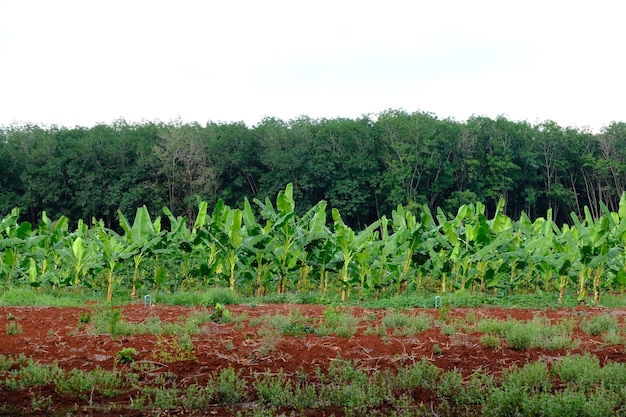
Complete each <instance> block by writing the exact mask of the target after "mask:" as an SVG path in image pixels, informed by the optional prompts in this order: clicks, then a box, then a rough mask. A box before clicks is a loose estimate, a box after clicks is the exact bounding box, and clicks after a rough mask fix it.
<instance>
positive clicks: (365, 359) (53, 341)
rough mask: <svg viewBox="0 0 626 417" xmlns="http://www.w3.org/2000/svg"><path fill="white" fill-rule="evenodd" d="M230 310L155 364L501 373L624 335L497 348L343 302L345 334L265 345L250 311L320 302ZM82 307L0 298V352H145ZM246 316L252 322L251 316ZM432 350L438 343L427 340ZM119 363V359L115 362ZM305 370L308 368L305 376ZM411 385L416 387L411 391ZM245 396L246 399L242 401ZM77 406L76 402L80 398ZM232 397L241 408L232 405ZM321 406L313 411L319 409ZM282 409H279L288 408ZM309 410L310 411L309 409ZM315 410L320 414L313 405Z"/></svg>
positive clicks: (66, 364)
mask: <svg viewBox="0 0 626 417" xmlns="http://www.w3.org/2000/svg"><path fill="white" fill-rule="evenodd" d="M227 308H228V310H229V311H230V312H231V313H232V315H233V316H235V317H236V316H239V315H242V314H246V315H247V319H245V320H243V321H242V322H241V323H240V324H235V323H228V324H215V323H211V322H210V323H207V324H205V325H203V326H202V328H201V332H200V333H198V334H194V335H192V336H191V337H192V341H193V345H194V349H195V355H196V357H197V361H183V362H175V363H172V364H166V365H164V368H163V369H162V371H163V372H170V373H172V374H174V375H175V377H176V378H177V381H179V383H180V385H184V384H185V383H192V382H200V383H201V382H203V381H206V380H208V378H209V377H210V376H211V374H212V373H213V372H214V371H219V370H222V369H224V368H227V367H228V366H232V367H235V368H236V369H238V370H241V371H242V372H243V375H245V376H246V377H250V378H251V377H252V376H254V374H256V373H263V372H266V371H270V372H277V371H278V370H280V369H282V370H283V371H284V372H286V373H287V374H294V373H295V372H296V371H298V372H302V371H304V372H306V373H307V374H313V373H314V372H315V371H316V369H318V368H319V369H322V370H325V369H327V368H328V365H329V363H330V362H331V361H332V360H334V359H336V358H337V357H338V356H340V357H341V358H343V359H353V360H356V361H358V365H359V366H362V367H366V368H370V369H380V370H385V369H396V368H397V367H398V365H401V364H412V363H414V362H416V361H420V360H421V359H422V358H427V359H428V360H429V361H430V362H431V363H432V364H434V365H436V366H437V367H439V368H441V369H442V370H452V369H456V370H459V371H461V372H462V373H463V374H464V375H469V374H471V373H473V372H474V371H476V370H477V369H482V370H484V371H486V372H489V373H493V374H500V373H501V372H502V369H504V368H508V367H511V366H513V365H517V366H523V365H524V364H526V363H528V362H532V361H537V360H541V361H545V362H547V363H549V362H551V361H553V360H554V359H556V358H558V357H560V356H563V355H566V354H568V353H572V354H580V353H583V352H589V353H590V354H592V355H596V356H597V357H598V358H599V360H600V363H601V364H604V363H606V362H609V361H617V362H625V361H626V354H625V353H624V346H623V345H607V344H606V343H605V342H603V341H602V338H601V337H600V336H598V337H593V336H589V335H587V334H584V333H582V332H581V330H580V328H579V326H576V328H575V330H574V334H573V338H575V339H579V340H580V341H581V343H580V346H579V347H578V348H577V349H573V350H571V351H569V352H566V351H562V350H551V351H548V350H539V349H527V350H513V349H509V348H507V347H506V346H505V345H503V348H502V349H490V348H486V347H484V346H483V345H481V343H480V342H479V340H480V337H481V336H482V334H480V333H469V334H465V333H463V332H462V331H460V330H457V332H456V333H455V334H453V335H451V336H447V335H444V334H442V333H441V331H440V328H439V327H436V326H434V325H433V326H431V328H430V329H429V330H427V331H425V332H423V333H419V334H417V335H414V336H410V337H403V336H397V335H394V334H393V331H392V329H388V330H387V335H388V337H386V338H384V339H383V338H382V337H380V336H375V335H366V334H365V333H366V329H367V328H368V327H369V328H370V329H371V328H373V327H375V326H376V325H377V324H379V323H380V320H381V319H382V317H383V316H384V315H385V314H386V313H387V311H386V310H371V309H362V308H351V307H350V308H348V309H349V311H350V312H351V313H352V314H354V315H356V316H358V317H361V318H362V320H361V322H360V324H359V326H358V330H357V333H356V335H355V336H353V337H349V338H344V337H338V336H336V335H331V336H327V337H320V336H317V335H314V334H309V335H306V336H304V337H289V336H281V337H280V338H279V339H277V340H276V343H275V345H268V340H267V338H264V337H263V336H261V335H259V334H258V333H257V332H258V330H259V326H257V327H253V326H251V323H250V321H251V319H253V318H255V317H259V316H263V315H274V314H283V315H289V314H290V313H292V312H293V311H294V310H299V311H300V312H301V314H302V316H306V317H313V318H319V319H320V320H322V319H323V318H324V314H323V312H324V310H325V309H326V307H324V306H314V305H262V306H255V307H251V306H247V305H233V306H227ZM121 310H122V319H123V320H125V321H128V322H135V323H139V322H143V321H145V320H146V319H147V318H149V317H150V316H158V317H159V318H160V319H161V320H162V321H167V322H177V321H184V320H185V319H186V317H187V316H189V314H191V313H193V312H194V311H205V312H211V311H212V310H213V309H206V308H203V307H196V308H183V307H176V306H166V305H153V306H152V307H144V305H143V304H131V305H127V306H124V307H121ZM90 311H91V310H90V308H89V307H85V308H53V307H3V308H0V354H2V355H17V354H19V353H23V354H24V355H26V356H30V357H32V358H34V359H36V360H37V361H40V362H41V363H51V362H53V361H57V362H58V364H59V365H60V366H61V367H62V368H64V369H65V370H70V369H73V368H77V369H82V370H91V369H93V368H95V367H101V368H104V369H113V367H114V366H115V357H116V353H117V352H118V351H120V349H122V348H125V347H132V348H135V349H136V350H137V351H138V357H137V360H138V361H141V360H145V361H152V360H154V359H153V357H152V353H153V352H154V351H155V348H156V344H157V337H156V336H154V335H136V336H119V337H116V338H112V337H111V336H110V335H99V334H93V332H92V331H90V325H86V326H84V328H83V329H79V326H78V325H79V318H80V314H81V313H83V312H90ZM607 311H608V310H607V309H600V308H577V309H559V310H529V309H497V308H488V309H487V308H471V309H451V310H450V311H449V313H448V315H447V322H448V323H454V321H455V320H459V321H460V322H465V320H466V317H467V315H468V314H470V315H473V316H474V317H475V320H480V319H481V318H486V317H487V318H498V319H502V320H505V319H507V318H512V319H516V320H530V319H532V318H533V317H535V316H538V315H539V316H545V317H548V318H549V319H550V320H552V321H558V320H561V319H564V318H567V317H574V318H576V319H577V322H579V321H580V318H581V317H591V316H593V315H596V314H605V313H606V312H607ZM419 312H425V313H427V314H431V315H432V316H433V318H434V319H438V318H439V311H438V310H435V309H415V310H411V311H408V313H411V314H417V313H419ZM610 312H611V313H612V314H616V315H617V316H618V317H619V323H620V325H623V316H624V315H625V314H626V310H619V309H611V310H610ZM10 321H12V322H15V323H17V324H19V325H20V326H21V327H22V333H21V334H19V335H7V334H6V331H5V329H6V325H7V323H9V322H10ZM253 324H254V323H253ZM434 345H437V346H438V347H439V348H440V350H441V352H440V354H435V353H434V349H433V346H434ZM435 350H437V349H436V348H435ZM117 366H118V367H119V365H117ZM312 377H313V376H312ZM1 382H2V381H0V403H9V404H11V405H13V406H15V408H16V409H21V408H22V407H30V406H31V394H30V393H29V392H28V391H25V392H20V391H17V392H16V391H9V390H7V389H6V388H4V387H3V386H2V384H1ZM40 391H41V394H42V395H49V396H51V397H52V400H53V408H54V409H55V410H63V409H66V408H69V407H72V406H76V405H78V406H79V407H78V408H79V409H80V410H83V409H84V410H87V409H88V407H87V405H88V404H87V402H86V401H81V400H80V399H77V398H66V397H64V396H62V395H60V394H58V393H56V392H55V390H54V386H53V385H52V384H50V385H49V386H45V387H42V388H41V389H40V388H37V393H38V394H39V392H40ZM416 395H417V394H416ZM419 395H420V396H422V395H423V398H415V399H416V400H417V401H418V402H419V401H424V403H426V404H428V403H429V402H430V401H431V400H432V398H428V395H427V393H421V394H419ZM97 400H98V402H99V404H102V403H106V401H110V402H111V403H117V404H122V405H125V406H126V408H124V407H123V408H121V409H116V410H115V413H114V415H132V416H142V415H161V416H163V415H183V414H181V413H180V410H179V411H178V412H176V411H175V410H170V411H164V410H161V411H159V413H158V414H155V413H154V412H151V411H149V410H144V411H137V410H129V409H127V408H128V404H129V398H128V394H126V396H124V395H122V396H119V397H117V398H114V399H112V400H107V399H106V398H98V399H97ZM248 406H249V404H248ZM81 407H82V408H81ZM238 407H239V408H238ZM245 407H246V404H242V405H240V406H235V407H232V406H229V407H217V406H216V407H215V408H211V409H210V410H206V411H203V412H198V413H197V414H193V415H230V414H229V411H228V410H233V409H235V410H238V409H240V410H243V409H244V408H245ZM320 413H321V411H320ZM330 413H335V415H341V414H342V412H341V410H325V411H324V414H323V415H330ZM288 414H289V413H287V415H288ZM78 415H91V416H94V415H96V416H97V415H107V413H106V412H103V411H101V410H100V411H98V410H87V411H85V412H84V413H83V414H78ZM307 415H316V414H307ZM317 415H322V414H317Z"/></svg>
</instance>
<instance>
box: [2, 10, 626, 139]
mask: <svg viewBox="0 0 626 417" xmlns="http://www.w3.org/2000/svg"><path fill="white" fill-rule="evenodd" d="M622 4H624V5H622ZM625 15H626V3H624V2H622V1H602V0H598V1H595V2H591V1H584V2H583V1H550V0H543V1H535V0H530V1H528V0H527V1H523V2H522V1H515V2H513V1H502V0H497V1H487V0H474V1H468V0H449V1H445V0H443V1H442V0H438V1H435V0H429V1H421V0H415V1H394V0H386V1H384V2H383V1H380V0H379V1H366V0H359V1H351V0H350V1H348V0H346V1H342V0H333V1H326V0H316V1H298V0H285V1H279V0H263V1H261V0H241V1H234V0H230V1H228V0H221V1H210V0H204V1H201V0H193V1H192V0H187V1H185V0H177V1H174V0H171V1H159V0H149V1H144V0H124V1H118V0H107V1H100V0H98V1H96V0H75V1H73V0H54V1H52V0H31V1H29V0H0V125H7V124H10V123H13V122H18V123H22V122H33V123H38V124H44V125H51V124H57V125H62V126H66V127H73V126H75V125H79V126H92V125H94V124H95V123H98V122H104V123H111V122H113V121H114V120H116V119H118V118H124V119H126V120H128V121H130V122H140V121H142V120H148V121H153V120H161V121H164V122H167V121H171V120H173V119H176V118H180V119H181V120H182V121H183V122H191V121H197V122H199V123H201V124H204V123H206V122H207V121H215V122H219V121H222V122H230V121H244V122H246V123H247V124H248V125H251V126H252V125H255V124H257V123H259V122H260V121H261V120H262V118H263V117H264V116H274V117H278V118H281V119H284V120H289V119H292V118H295V117H298V116H299V115H307V116H311V117H313V118H322V117H324V118H335V117H349V118H355V117H359V116H360V115H363V114H376V113H379V112H381V111H383V110H386V109H390V108H391V109H404V110H406V111H409V112H413V111H418V110H421V111H429V112H433V113H435V114H436V115H437V116H438V117H440V118H448V117H450V118H454V119H456V120H459V121H464V120H466V119H467V118H468V117H469V116H471V115H484V116H488V117H496V116H498V115H504V116H506V117H507V118H509V119H512V120H527V121H529V122H531V123H536V122H540V121H544V120H554V121H555V122H557V123H558V124H559V125H561V126H575V127H580V128H584V127H589V128H591V129H593V130H594V131H597V130H599V129H600V128H601V127H602V126H604V125H608V124H609V123H610V122H611V121H624V122H626V105H624V100H625V99H626V81H625V79H624V77H626V45H625V43H626V25H625V24H624V23H623V21H624V16H625Z"/></svg>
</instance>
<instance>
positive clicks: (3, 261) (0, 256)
mask: <svg viewBox="0 0 626 417" xmlns="http://www.w3.org/2000/svg"><path fill="white" fill-rule="evenodd" d="M19 216H20V210H19V209H18V208H14V209H13V210H11V213H10V214H9V215H8V216H6V217H5V218H4V219H2V221H1V222H0V278H1V277H4V278H6V280H7V283H9V284H11V283H12V282H13V280H14V279H15V278H19V277H20V276H21V275H23V274H24V273H25V271H26V268H27V264H28V265H30V262H29V261H28V260H27V259H26V257H25V253H26V251H27V246H29V245H28V243H29V239H30V238H31V237H32V225H31V224H30V223H28V222H22V223H19V221H18V220H19Z"/></svg>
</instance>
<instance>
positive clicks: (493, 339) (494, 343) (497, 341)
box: [480, 333, 502, 349]
mask: <svg viewBox="0 0 626 417" xmlns="http://www.w3.org/2000/svg"><path fill="white" fill-rule="evenodd" d="M480 344H481V345H483V346H484V347H486V348H489V349H500V347H501V346H502V339H501V338H500V337H499V336H497V335H495V334H491V333H487V334H484V335H482V336H481V337H480Z"/></svg>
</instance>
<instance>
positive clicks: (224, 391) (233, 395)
mask: <svg viewBox="0 0 626 417" xmlns="http://www.w3.org/2000/svg"><path fill="white" fill-rule="evenodd" d="M208 385H210V386H211V389H212V392H214V393H215V400H216V401H217V402H218V403H219V404H237V403H239V402H241V401H242V400H243V399H245V398H246V386H247V383H246V380H245V379H244V378H243V377H242V376H241V371H237V370H235V368H233V367H232V366H229V367H228V368H226V369H223V370H222V371H220V372H219V373H217V372H214V373H213V374H212V376H211V378H210V381H209V384H208Z"/></svg>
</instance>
